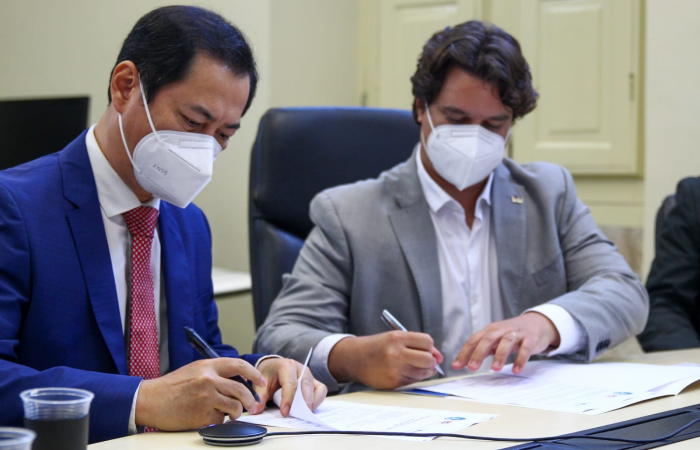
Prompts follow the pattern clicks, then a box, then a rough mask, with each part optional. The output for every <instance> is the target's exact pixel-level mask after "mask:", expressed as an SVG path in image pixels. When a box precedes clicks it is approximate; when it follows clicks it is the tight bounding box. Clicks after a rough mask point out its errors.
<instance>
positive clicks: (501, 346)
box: [452, 312, 560, 374]
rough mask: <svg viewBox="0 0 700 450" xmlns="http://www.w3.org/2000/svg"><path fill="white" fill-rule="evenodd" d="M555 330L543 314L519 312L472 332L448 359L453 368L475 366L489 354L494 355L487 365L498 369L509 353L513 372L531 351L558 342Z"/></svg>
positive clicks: (535, 351)
mask: <svg viewBox="0 0 700 450" xmlns="http://www.w3.org/2000/svg"><path fill="white" fill-rule="evenodd" d="M559 342H560V337H559V331H557V328H556V327H555V326H554V324H553V323H552V321H550V320H549V319H548V318H547V317H546V316H544V315H542V314H540V313H537V312H528V313H525V314H523V315H522V316H518V317H514V318H512V319H508V320H503V321H501V322H495V323H492V324H490V325H489V326H487V327H486V328H484V329H483V330H481V331H479V332H478V333H476V334H473V335H472V336H471V337H470V338H469V340H468V341H467V342H466V344H464V346H463V347H462V350H460V352H459V354H458V355H457V358H455V360H454V362H453V363H452V367H453V368H454V369H456V370H459V369H462V368H464V366H467V367H468V368H469V370H477V369H479V367H481V364H482V363H483V361H484V358H486V357H487V356H489V355H494V358H493V364H491V368H492V369H493V370H496V371H499V370H501V369H502V368H503V365H504V364H505V362H506V358H508V355H510V354H511V353H517V354H518V357H517V358H516V360H515V363H513V373H516V374H518V373H520V372H522V370H523V368H524V367H525V364H526V363H527V361H528V359H530V356H531V355H535V354H538V353H542V352H544V351H545V350H547V349H548V348H550V347H551V348H556V347H558V346H559Z"/></svg>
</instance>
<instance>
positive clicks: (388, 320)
mask: <svg viewBox="0 0 700 450" xmlns="http://www.w3.org/2000/svg"><path fill="white" fill-rule="evenodd" d="M381 318H382V322H384V323H385V324H386V326H388V327H389V328H391V329H392V330H396V331H408V330H407V329H406V327H405V326H403V325H402V324H401V322H399V321H398V320H396V317H394V316H393V315H392V314H391V313H390V312H389V311H387V310H386V309H385V310H384V311H382V315H381ZM435 370H436V371H437V373H439V374H440V375H442V376H443V377H444V376H445V372H443V371H442V369H441V368H440V364H436V365H435Z"/></svg>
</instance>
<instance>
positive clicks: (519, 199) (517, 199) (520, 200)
mask: <svg viewBox="0 0 700 450" xmlns="http://www.w3.org/2000/svg"><path fill="white" fill-rule="evenodd" d="M510 201H511V202H513V203H515V204H516V205H522V204H523V198H522V197H516V196H515V195H513V196H511V197H510Z"/></svg>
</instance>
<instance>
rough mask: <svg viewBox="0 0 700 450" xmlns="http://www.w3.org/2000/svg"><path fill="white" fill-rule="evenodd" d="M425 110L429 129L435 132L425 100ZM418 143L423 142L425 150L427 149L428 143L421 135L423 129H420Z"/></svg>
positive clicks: (428, 106)
mask: <svg viewBox="0 0 700 450" xmlns="http://www.w3.org/2000/svg"><path fill="white" fill-rule="evenodd" d="M425 112H426V114H427V115H428V123H429V124H430V129H431V130H432V131H433V133H434V132H435V127H434V126H433V119H432V118H431V117H430V105H428V102H425ZM420 143H421V144H423V148H424V149H425V151H428V144H426V141H425V137H424V136H423V130H421V131H420Z"/></svg>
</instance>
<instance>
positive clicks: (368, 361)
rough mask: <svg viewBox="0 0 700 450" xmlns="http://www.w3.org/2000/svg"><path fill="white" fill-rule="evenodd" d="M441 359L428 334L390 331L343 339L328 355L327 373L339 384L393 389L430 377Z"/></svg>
mask: <svg viewBox="0 0 700 450" xmlns="http://www.w3.org/2000/svg"><path fill="white" fill-rule="evenodd" d="M442 360H443V357H442V354H441V353H440V352H439V351H438V350H437V349H436V348H435V347H434V346H433V338H431V337H430V336H429V335H427V334H425V333H412V332H407V331H389V332H387V333H381V334H375V335H372V336H361V337H347V338H345V339H342V340H341V341H339V342H338V343H337V344H335V346H334V347H333V349H332V350H331V352H330V354H329V355H328V370H329V371H330V373H331V375H333V378H335V379H336V380H338V382H340V383H347V382H350V381H359V382H360V383H364V384H366V385H367V386H370V387H373V388H375V389H395V388H397V387H400V386H405V385H407V384H411V383H415V382H417V381H421V380H424V379H426V378H430V377H432V376H433V375H435V366H436V365H437V364H440V363H442Z"/></svg>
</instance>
